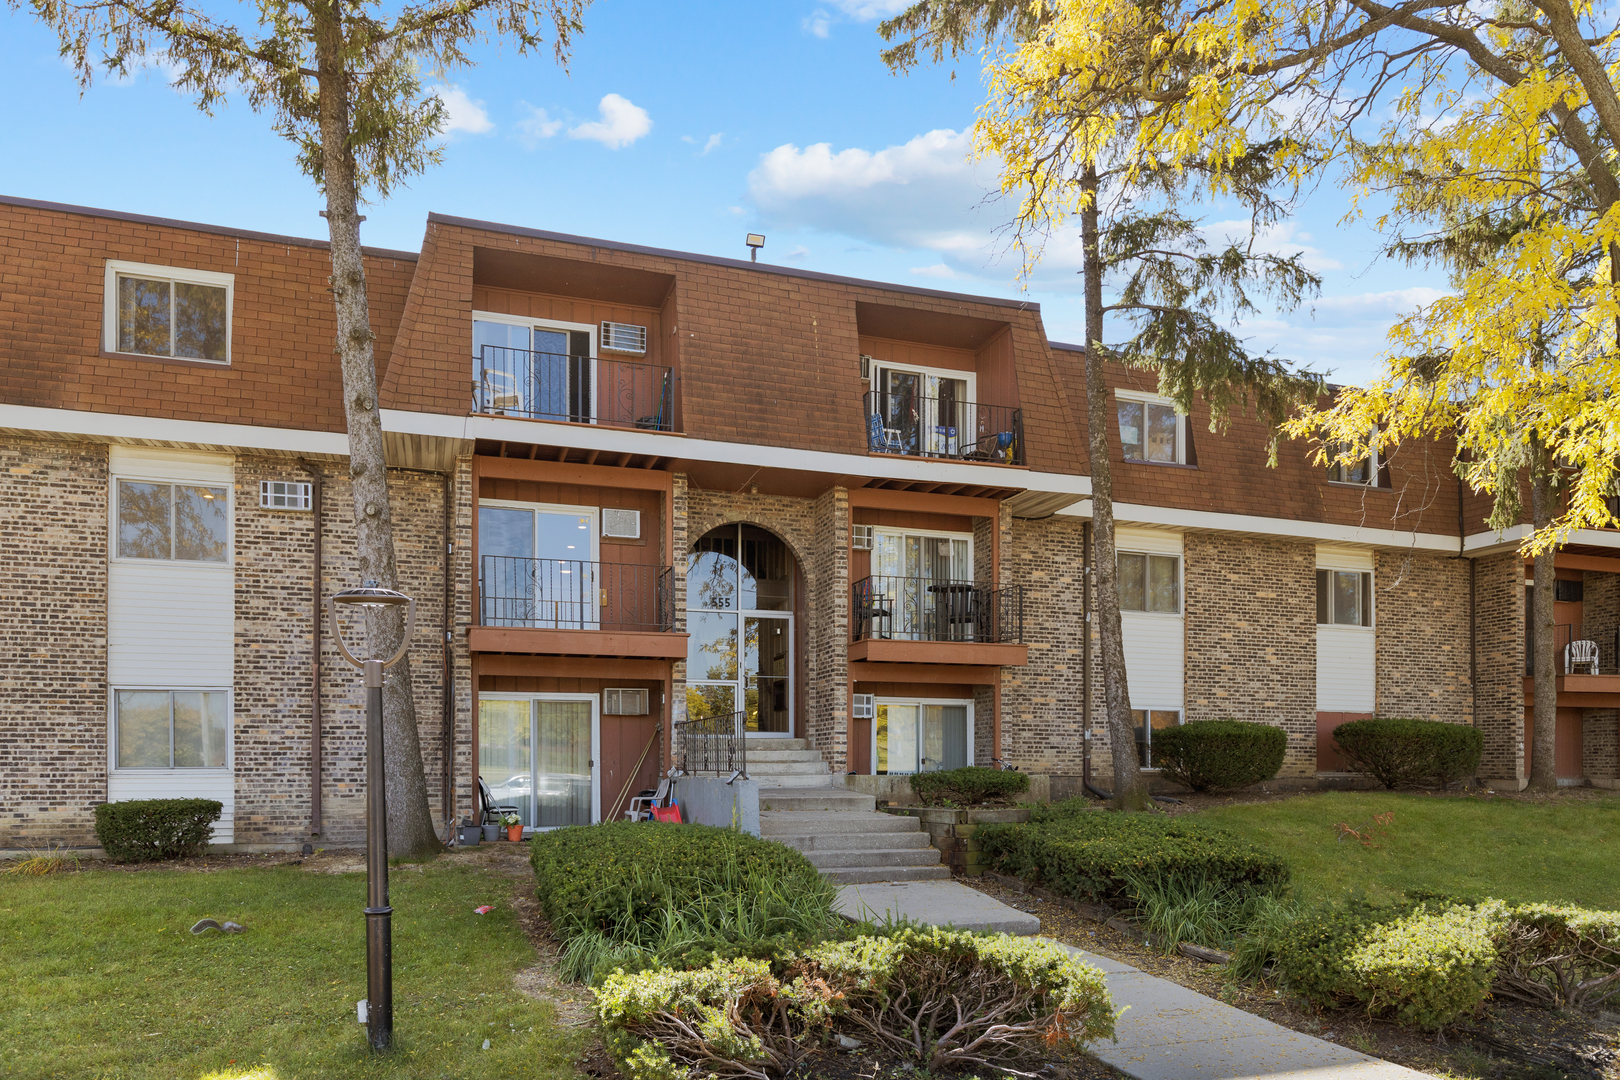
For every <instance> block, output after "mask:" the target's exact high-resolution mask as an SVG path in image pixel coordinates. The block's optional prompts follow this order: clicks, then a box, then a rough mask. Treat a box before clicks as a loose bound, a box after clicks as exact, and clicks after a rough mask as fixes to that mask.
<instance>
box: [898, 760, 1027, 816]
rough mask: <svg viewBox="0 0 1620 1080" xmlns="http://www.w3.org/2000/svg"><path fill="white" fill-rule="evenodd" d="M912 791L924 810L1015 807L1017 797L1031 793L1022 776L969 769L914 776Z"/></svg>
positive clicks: (980, 768)
mask: <svg viewBox="0 0 1620 1080" xmlns="http://www.w3.org/2000/svg"><path fill="white" fill-rule="evenodd" d="M911 790H912V791H913V792H915V793H916V795H917V798H918V799H920V800H921V801H922V804H923V805H924V806H942V805H944V804H945V803H947V802H950V803H955V804H956V805H958V806H981V805H988V806H1011V805H1013V803H1014V802H1016V801H1017V799H1016V796H1019V795H1022V794H1024V793H1025V792H1027V791H1029V777H1028V776H1026V775H1024V774H1023V773H1021V772H1012V771H1010V770H1008V771H1003V770H1001V769H987V768H985V767H984V766H982V765H969V766H968V767H967V768H965V769H945V770H944V771H942V772H931V773H914V774H913V775H912V777H911Z"/></svg>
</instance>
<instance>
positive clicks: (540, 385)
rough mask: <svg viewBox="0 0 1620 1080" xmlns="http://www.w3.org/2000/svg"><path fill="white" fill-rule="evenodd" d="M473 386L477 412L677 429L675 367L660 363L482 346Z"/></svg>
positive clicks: (476, 359)
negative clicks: (675, 415)
mask: <svg viewBox="0 0 1620 1080" xmlns="http://www.w3.org/2000/svg"><path fill="white" fill-rule="evenodd" d="M472 387H473V412H475V413H487V414H492V415H495V416H521V417H524V418H525V419H529V420H567V421H572V422H574V423H579V424H604V425H607V426H609V427H634V428H646V429H648V430H651V431H673V430H674V429H675V425H674V386H673V383H672V381H671V378H670V369H669V368H667V367H662V366H660V365H658V364H639V363H634V362H632V361H629V360H619V359H617V358H614V357H608V356H601V357H597V356H569V355H567V354H565V353H545V352H531V351H529V350H528V349H510V348H507V347H505V346H503V345H481V346H479V350H478V355H477V356H475V357H474V358H473V383H472Z"/></svg>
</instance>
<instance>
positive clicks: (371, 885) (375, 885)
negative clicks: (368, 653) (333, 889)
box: [326, 581, 416, 1050]
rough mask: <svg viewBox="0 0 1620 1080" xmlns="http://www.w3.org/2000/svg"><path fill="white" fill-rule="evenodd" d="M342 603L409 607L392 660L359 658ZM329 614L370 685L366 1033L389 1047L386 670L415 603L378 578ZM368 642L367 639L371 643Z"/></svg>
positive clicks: (407, 642) (332, 603)
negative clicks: (348, 639)
mask: <svg viewBox="0 0 1620 1080" xmlns="http://www.w3.org/2000/svg"><path fill="white" fill-rule="evenodd" d="M339 604H344V605H350V606H354V607H361V608H375V609H381V608H392V607H398V606H399V605H401V604H404V605H405V610H406V614H405V636H404V638H403V639H402V640H401V642H400V646H399V651H398V652H397V653H395V654H394V656H393V658H392V659H389V660H375V659H367V660H360V659H357V658H356V657H355V655H354V653H352V652H350V651H349V647H348V645H347V644H345V643H344V641H343V628H342V627H341V626H339V625H338V616H337V606H338V605H339ZM326 613H327V616H328V617H329V618H330V619H331V622H332V639H333V640H334V641H336V642H337V646H338V650H339V651H340V652H342V653H343V659H345V660H347V661H348V662H349V663H351V664H353V665H354V666H355V667H357V668H359V669H360V670H361V672H363V673H364V681H365V685H366V1003H365V1004H366V1007H365V1016H364V1019H365V1023H366V1035H367V1038H369V1039H370V1041H371V1048H372V1049H373V1050H387V1049H388V1048H389V1047H390V1046H391V1045H393V1042H394V947H393V937H392V933H393V930H392V919H393V914H394V909H393V908H391V907H389V906H388V790H387V786H386V785H387V781H386V779H385V773H384V769H383V730H382V712H383V709H382V687H383V672H384V671H385V670H386V669H388V668H391V667H393V666H394V665H395V664H397V663H399V662H400V661H401V660H403V659H404V658H405V653H406V651H407V650H408V649H409V648H410V646H411V631H413V630H414V629H415V628H416V601H415V600H413V599H412V598H411V597H409V596H406V595H405V594H404V593H402V592H395V591H394V590H393V589H384V588H381V587H379V586H378V584H377V582H375V581H368V582H366V583H365V587H364V588H360V589H344V590H343V591H342V592H340V593H337V594H335V595H333V596H329V597H327V600H326ZM367 644H368V645H369V644H370V643H369V642H368V643H367Z"/></svg>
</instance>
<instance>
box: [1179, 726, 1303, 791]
mask: <svg viewBox="0 0 1620 1080" xmlns="http://www.w3.org/2000/svg"><path fill="white" fill-rule="evenodd" d="M1287 749H1288V733H1287V732H1285V731H1283V729H1282V728H1279V727H1272V726H1271V725H1270V724H1256V723H1250V722H1247V721H1244V720H1194V721H1193V722H1191V723H1188V724H1181V725H1179V726H1177V727H1172V728H1165V729H1164V730H1163V731H1155V732H1154V733H1153V762H1154V764H1155V765H1157V766H1158V767H1159V768H1160V769H1161V770H1162V771H1163V772H1164V775H1165V776H1168V777H1169V778H1170V779H1172V780H1174V781H1176V783H1178V784H1186V785H1187V786H1188V787H1190V788H1192V789H1193V790H1194V791H1231V790H1234V789H1236V788H1245V787H1248V786H1249V785H1250V784H1258V783H1260V782H1261V781H1263V780H1270V779H1271V778H1272V777H1274V776H1276V775H1277V772H1278V770H1280V769H1281V768H1282V764H1283V754H1284V753H1285V752H1286V751H1287Z"/></svg>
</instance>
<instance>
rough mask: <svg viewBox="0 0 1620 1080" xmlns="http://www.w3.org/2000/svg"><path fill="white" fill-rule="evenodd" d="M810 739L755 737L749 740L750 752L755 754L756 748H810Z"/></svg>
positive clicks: (751, 754)
mask: <svg viewBox="0 0 1620 1080" xmlns="http://www.w3.org/2000/svg"><path fill="white" fill-rule="evenodd" d="M808 749H810V740H809V739H764V738H761V739H754V738H750V739H749V740H748V754H749V756H750V757H752V756H753V754H754V751H756V750H766V751H771V750H808Z"/></svg>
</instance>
